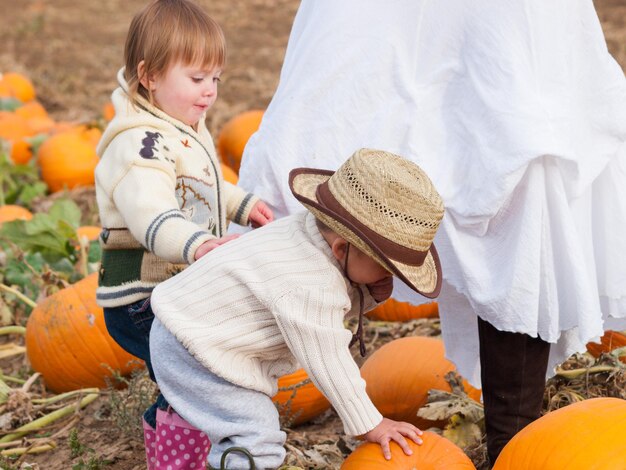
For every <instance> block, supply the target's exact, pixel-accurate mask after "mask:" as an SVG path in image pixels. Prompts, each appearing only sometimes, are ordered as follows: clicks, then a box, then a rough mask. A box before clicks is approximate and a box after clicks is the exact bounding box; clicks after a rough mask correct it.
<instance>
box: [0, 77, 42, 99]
mask: <svg viewBox="0 0 626 470" xmlns="http://www.w3.org/2000/svg"><path fill="white" fill-rule="evenodd" d="M0 85H1V86H0V89H2V95H0V96H10V97H13V98H17V99H18V100H20V101H21V102H23V103H26V102H27V101H30V100H34V99H35V96H36V93H35V86H34V85H33V82H31V81H30V79H29V78H28V77H27V76H25V75H22V74H20V73H16V72H7V73H5V74H2V75H1V76H0Z"/></svg>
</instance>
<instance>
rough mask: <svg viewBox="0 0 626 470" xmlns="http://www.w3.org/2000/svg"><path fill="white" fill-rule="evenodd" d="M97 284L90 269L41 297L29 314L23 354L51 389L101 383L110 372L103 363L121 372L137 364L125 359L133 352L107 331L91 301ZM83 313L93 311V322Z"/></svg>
mask: <svg viewBox="0 0 626 470" xmlns="http://www.w3.org/2000/svg"><path fill="white" fill-rule="evenodd" d="M96 286H97V273H93V274H91V275H89V276H87V277H86V278H85V279H83V280H81V281H79V282H77V283H76V284H73V285H71V286H69V287H66V288H65V289H62V290H61V291H59V292H57V293H55V294H53V295H51V296H50V297H47V298H46V299H44V300H43V301H41V302H40V303H39V304H38V305H37V307H35V309H33V311H32V312H31V315H30V317H29V319H28V323H27V326H26V352H27V355H28V358H29V360H30V362H31V365H32V367H33V369H34V370H36V371H37V372H40V373H41V374H42V375H43V376H44V379H45V381H46V384H47V385H48V387H49V388H50V389H51V390H52V391H54V392H57V393H59V392H65V391H69V390H74V389H76V388H83V387H105V386H106V385H107V384H106V381H105V379H104V377H105V376H110V375H111V373H110V372H109V370H108V369H107V368H103V367H102V366H101V364H102V363H108V364H109V365H110V366H111V368H112V369H113V370H116V369H119V370H120V373H121V374H128V373H130V372H131V371H132V370H133V369H135V368H137V364H136V363H130V364H128V363H129V362H130V361H133V359H134V357H133V356H131V355H130V354H128V353H126V352H125V351H123V350H122V349H121V348H120V347H119V346H118V345H117V344H116V343H115V342H114V341H113V339H111V338H110V337H109V336H108V333H106V331H105V330H106V326H105V325H104V316H103V312H102V309H101V308H100V307H98V306H97V304H96V302H95V290H96ZM88 315H93V317H92V321H93V324H92V326H88V325H89V318H88ZM103 330H104V331H103ZM124 358H127V359H126V360H125V359H124ZM126 364H128V365H126Z"/></svg>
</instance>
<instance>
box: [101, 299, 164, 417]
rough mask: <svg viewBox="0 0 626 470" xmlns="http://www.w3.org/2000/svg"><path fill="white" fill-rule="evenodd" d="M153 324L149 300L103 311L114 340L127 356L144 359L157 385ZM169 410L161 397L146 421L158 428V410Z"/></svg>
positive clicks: (148, 412)
mask: <svg viewBox="0 0 626 470" xmlns="http://www.w3.org/2000/svg"><path fill="white" fill-rule="evenodd" d="M153 320H154V313H152V307H151V306H150V299H149V298H148V299H143V300H140V301H139V302H135V303H132V304H128V305H123V306H121V307H107V308H104V321H105V323H106V326H107V330H108V331H109V334H110V335H111V337H112V338H113V339H114V340H115V342H116V343H117V344H119V345H120V346H121V347H122V349H124V350H125V351H126V352H128V353H130V354H132V355H133V356H136V357H138V358H139V359H142V360H143V361H144V362H145V363H146V367H147V369H148V373H149V374H150V378H151V379H152V381H154V382H156V379H155V378H154V371H153V370H152V362H151V360H150V327H151V326H152V321H153ZM167 407H168V403H167V400H165V397H163V395H161V393H159V396H158V397H157V399H156V401H155V402H154V403H153V404H152V406H150V408H148V409H147V410H146V412H145V413H144V415H143V417H144V419H145V420H146V422H147V423H148V424H149V425H150V426H152V427H153V428H155V427H156V412H157V408H158V409H161V410H165V409H167Z"/></svg>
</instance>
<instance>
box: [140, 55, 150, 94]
mask: <svg viewBox="0 0 626 470" xmlns="http://www.w3.org/2000/svg"><path fill="white" fill-rule="evenodd" d="M145 65H146V64H145V63H144V61H143V60H142V61H141V62H139V63H138V64H137V77H138V78H139V83H141V84H142V85H143V87H144V88H145V89H146V90H149V91H152V86H153V82H152V80H150V79H149V78H148V76H147V75H146V66H145Z"/></svg>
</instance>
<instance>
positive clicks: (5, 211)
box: [0, 204, 33, 226]
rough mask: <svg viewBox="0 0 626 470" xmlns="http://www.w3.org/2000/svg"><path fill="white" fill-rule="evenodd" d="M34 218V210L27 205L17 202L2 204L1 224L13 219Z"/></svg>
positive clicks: (0, 209)
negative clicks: (23, 205) (20, 204)
mask: <svg viewBox="0 0 626 470" xmlns="http://www.w3.org/2000/svg"><path fill="white" fill-rule="evenodd" d="M32 218H33V214H32V212H31V211H29V210H28V209H26V208H25V207H22V206H17V205H15V204H6V205H4V206H0V226H1V225H2V223H3V222H11V221H12V220H30V219H32Z"/></svg>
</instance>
